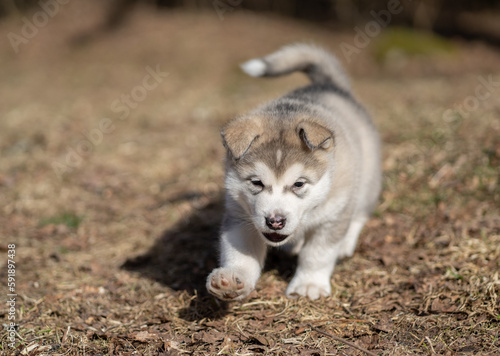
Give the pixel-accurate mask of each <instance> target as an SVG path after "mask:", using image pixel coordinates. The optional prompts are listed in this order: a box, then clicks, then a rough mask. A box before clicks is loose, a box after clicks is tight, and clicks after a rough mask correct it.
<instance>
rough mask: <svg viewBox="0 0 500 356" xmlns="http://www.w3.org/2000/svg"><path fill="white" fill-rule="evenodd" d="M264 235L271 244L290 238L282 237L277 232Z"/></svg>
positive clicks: (264, 233)
mask: <svg viewBox="0 0 500 356" xmlns="http://www.w3.org/2000/svg"><path fill="white" fill-rule="evenodd" d="M262 235H264V237H265V238H266V239H268V240H269V241H271V242H281V241H283V240H284V239H286V238H287V237H288V235H281V234H278V233H276V232H263V233H262Z"/></svg>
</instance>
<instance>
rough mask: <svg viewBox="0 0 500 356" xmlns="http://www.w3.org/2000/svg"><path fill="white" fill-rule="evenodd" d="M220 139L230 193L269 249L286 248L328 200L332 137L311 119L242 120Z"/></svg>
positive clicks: (226, 130)
mask: <svg viewBox="0 0 500 356" xmlns="http://www.w3.org/2000/svg"><path fill="white" fill-rule="evenodd" d="M222 138H223V142H224V146H225V147H226V149H227V173H226V189H227V192H228V193H229V195H230V196H231V197H232V199H233V200H234V201H235V202H237V203H238V204H239V205H240V206H241V207H242V208H243V209H244V210H245V213H246V215H247V216H248V217H250V218H251V221H252V223H253V225H254V226H255V228H256V229H257V230H258V231H259V232H260V234H261V236H262V237H263V238H264V239H265V240H266V242H267V243H268V244H270V245H272V246H278V245H281V244H284V243H285V242H286V241H287V240H288V238H289V237H290V236H292V235H293V234H294V232H296V231H297V230H298V229H300V227H301V224H304V223H307V221H303V220H304V219H305V218H306V217H307V216H306V215H307V214H306V212H307V211H310V210H312V209H314V208H315V207H316V206H318V205H320V204H321V202H322V201H323V200H325V199H326V197H327V195H328V192H329V189H330V173H331V165H330V164H331V157H332V155H331V154H329V153H331V151H332V150H333V149H334V135H333V133H332V132H331V131H330V130H328V129H327V128H326V127H324V126H322V125H321V124H320V123H319V122H317V121H316V120H314V119H312V118H301V119H297V120H293V121H288V120H286V121H277V120H268V119H266V118H265V117H243V118H238V119H236V120H233V121H231V122H230V123H229V124H228V125H226V126H225V127H224V129H223V131H222Z"/></svg>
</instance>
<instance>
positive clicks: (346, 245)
mask: <svg viewBox="0 0 500 356" xmlns="http://www.w3.org/2000/svg"><path fill="white" fill-rule="evenodd" d="M367 221H368V217H367V216H365V215H361V216H357V217H355V218H354V219H353V220H352V221H351V224H350V225H349V229H348V230H347V234H346V235H345V237H344V240H343V241H342V245H341V246H340V251H339V257H350V256H352V254H353V253H354V250H355V249H356V244H357V242H358V237H359V234H360V233H361V230H362V229H363V226H365V223H366V222H367Z"/></svg>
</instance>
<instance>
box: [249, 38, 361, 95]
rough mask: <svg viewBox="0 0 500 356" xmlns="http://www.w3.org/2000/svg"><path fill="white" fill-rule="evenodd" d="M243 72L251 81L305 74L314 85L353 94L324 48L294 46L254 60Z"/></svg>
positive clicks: (340, 69)
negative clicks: (330, 86) (291, 74)
mask: <svg viewBox="0 0 500 356" xmlns="http://www.w3.org/2000/svg"><path fill="white" fill-rule="evenodd" d="M241 69H243V71H244V72H245V73H247V74H248V75H251V76H252V77H268V76H269V77H272V76H280V75H285V74H289V73H292V72H296V71H299V72H304V73H305V74H307V76H308V77H309V79H311V81H312V82H313V83H315V84H331V85H335V86H336V87H338V88H339V89H342V90H345V91H350V86H351V85H350V82H349V79H348V78H347V75H346V74H345V73H344V70H343V69H342V66H341V65H340V63H339V61H338V60H337V58H335V57H334V56H333V55H331V54H330V53H328V52H326V51H325V50H323V49H322V48H319V47H316V46H312V45H307V44H301V43H299V44H293V45H289V46H285V47H283V48H281V49H279V50H278V51H276V52H274V53H271V54H269V55H267V56H266V57H263V58H258V59H251V60H249V61H248V62H245V63H243V64H242V65H241Z"/></svg>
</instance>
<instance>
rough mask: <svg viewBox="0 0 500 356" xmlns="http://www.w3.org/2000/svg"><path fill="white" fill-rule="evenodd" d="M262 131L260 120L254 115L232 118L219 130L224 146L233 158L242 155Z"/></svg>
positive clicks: (237, 158) (236, 158)
mask: <svg viewBox="0 0 500 356" xmlns="http://www.w3.org/2000/svg"><path fill="white" fill-rule="evenodd" d="M262 133H263V126H262V121H261V120H260V119H259V118H255V117H242V118H238V119H234V120H232V121H230V122H229V123H228V124H227V125H226V126H224V128H223V129H222V131H221V135H222V142H223V144H224V147H226V149H227V150H228V151H229V153H230V154H231V156H233V158H234V159H235V160H239V159H240V158H241V157H243V155H245V153H247V152H248V150H249V149H250V146H252V144H253V143H254V142H255V140H257V139H258V138H259V136H260V135H262Z"/></svg>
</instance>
